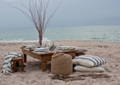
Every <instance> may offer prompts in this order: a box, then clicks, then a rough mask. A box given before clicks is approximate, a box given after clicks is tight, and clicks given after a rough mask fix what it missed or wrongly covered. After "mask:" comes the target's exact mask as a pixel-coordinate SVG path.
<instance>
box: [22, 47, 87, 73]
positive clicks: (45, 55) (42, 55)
mask: <svg viewBox="0 0 120 85" xmlns="http://www.w3.org/2000/svg"><path fill="white" fill-rule="evenodd" d="M21 49H22V52H23V55H24V61H25V62H27V55H29V56H31V57H33V58H36V59H39V60H40V61H41V65H40V67H41V70H42V71H46V69H47V62H48V61H51V59H52V55H53V54H54V53H56V51H49V52H35V51H31V50H29V49H26V48H21ZM85 51H86V50H81V51H75V50H69V51H67V50H66V51H57V53H66V54H69V55H71V56H72V57H73V58H74V57H75V56H78V55H84V54H85Z"/></svg>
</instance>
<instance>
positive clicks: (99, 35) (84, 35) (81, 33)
mask: <svg viewBox="0 0 120 85" xmlns="http://www.w3.org/2000/svg"><path fill="white" fill-rule="evenodd" d="M44 38H47V39H49V40H91V41H104V42H105V41H111V42H120V25H110V26H79V27H54V28H47V29H46V31H45V33H44ZM37 40H38V32H37V31H36V30H35V28H20V29H19V28H14V29H2V28H0V42H30V41H37Z"/></svg>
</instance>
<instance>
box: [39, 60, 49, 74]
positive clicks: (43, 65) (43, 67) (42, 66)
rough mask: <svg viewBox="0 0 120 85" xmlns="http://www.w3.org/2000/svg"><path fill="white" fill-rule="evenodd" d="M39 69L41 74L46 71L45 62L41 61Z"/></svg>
mask: <svg viewBox="0 0 120 85" xmlns="http://www.w3.org/2000/svg"><path fill="white" fill-rule="evenodd" d="M40 67H41V70H42V71H43V72H44V71H46V70H47V62H46V61H42V62H41V65H40Z"/></svg>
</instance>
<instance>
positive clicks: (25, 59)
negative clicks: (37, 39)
mask: <svg viewBox="0 0 120 85" xmlns="http://www.w3.org/2000/svg"><path fill="white" fill-rule="evenodd" d="M23 57H24V63H27V55H26V54H23Z"/></svg>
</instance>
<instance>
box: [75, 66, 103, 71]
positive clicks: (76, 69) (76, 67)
mask: <svg viewBox="0 0 120 85" xmlns="http://www.w3.org/2000/svg"><path fill="white" fill-rule="evenodd" d="M74 70H75V71H78V72H104V71H105V69H104V68H103V67H101V66H100V67H93V68H88V67H84V66H80V65H79V66H75V67H74Z"/></svg>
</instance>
